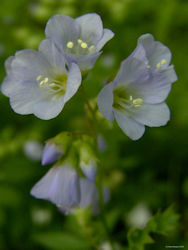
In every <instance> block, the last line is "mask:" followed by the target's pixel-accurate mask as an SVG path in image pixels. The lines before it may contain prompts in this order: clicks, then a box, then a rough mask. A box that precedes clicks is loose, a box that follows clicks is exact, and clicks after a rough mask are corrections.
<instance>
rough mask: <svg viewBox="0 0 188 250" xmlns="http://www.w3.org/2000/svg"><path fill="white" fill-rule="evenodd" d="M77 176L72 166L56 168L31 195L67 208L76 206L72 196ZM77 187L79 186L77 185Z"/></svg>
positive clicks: (40, 182)
mask: <svg viewBox="0 0 188 250" xmlns="http://www.w3.org/2000/svg"><path fill="white" fill-rule="evenodd" d="M75 176H77V173H76V171H75V170H74V169H73V168H72V167H71V166H69V165H66V166H55V167H53V168H51V169H50V171H48V173H47V174H46V175H45V176H44V177H43V178H42V179H41V180H40V181H39V182H38V183H37V184H36V185H35V186H34V187H33V188H32V190H31V195H33V196H34V197H36V198H38V199H46V200H49V201H51V202H52V203H54V204H56V205H57V206H62V207H65V208H66V207H71V206H73V205H76V202H75V199H74V200H73V197H72V195H71V194H70V188H73V187H71V184H72V180H74V178H75ZM75 185H76V186H77V183H75Z"/></svg>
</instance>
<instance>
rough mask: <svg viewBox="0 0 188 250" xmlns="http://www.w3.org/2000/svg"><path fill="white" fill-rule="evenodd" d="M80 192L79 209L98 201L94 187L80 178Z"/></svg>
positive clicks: (91, 183)
mask: <svg viewBox="0 0 188 250" xmlns="http://www.w3.org/2000/svg"><path fill="white" fill-rule="evenodd" d="M80 190H81V199H80V204H79V206H80V207H81V208H86V207H88V206H89V205H92V204H93V203H95V202H96V201H98V193H97V188H96V185H95V184H94V183H93V182H91V181H89V180H87V179H85V178H80Z"/></svg>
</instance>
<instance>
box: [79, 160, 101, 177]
mask: <svg viewBox="0 0 188 250" xmlns="http://www.w3.org/2000/svg"><path fill="white" fill-rule="evenodd" d="M80 168H81V169H82V171H83V173H84V175H85V176H86V177H87V178H88V179H89V180H90V181H95V178H96V174H97V165H96V163H95V162H93V163H91V164H87V165H86V164H83V163H81V166H80Z"/></svg>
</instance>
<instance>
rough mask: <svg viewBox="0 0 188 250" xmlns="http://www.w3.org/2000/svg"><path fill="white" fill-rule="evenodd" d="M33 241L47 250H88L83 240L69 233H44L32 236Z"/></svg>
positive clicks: (88, 246)
mask: <svg viewBox="0 0 188 250" xmlns="http://www.w3.org/2000/svg"><path fill="white" fill-rule="evenodd" d="M32 238H33V240H34V241H35V242H37V243H39V244H40V245H42V246H44V247H46V248H48V249H53V250H54V249H66V250H72V249H73V250H76V249H80V250H82V249H83V250H87V249H88V250H89V249H90V244H89V243H88V242H87V241H86V240H85V239H83V238H78V237H76V236H75V235H72V234H70V233H63V232H46V233H38V234H35V235H33V236H32Z"/></svg>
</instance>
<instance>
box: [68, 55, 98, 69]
mask: <svg viewBox="0 0 188 250" xmlns="http://www.w3.org/2000/svg"><path fill="white" fill-rule="evenodd" d="M101 53H102V52H98V53H94V54H90V55H77V54H65V57H66V59H67V61H68V63H76V64H78V65H79V68H80V70H81V71H87V70H89V69H91V68H92V67H93V66H94V64H95V62H96V60H97V58H98V57H99V56H100V54H101Z"/></svg>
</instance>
